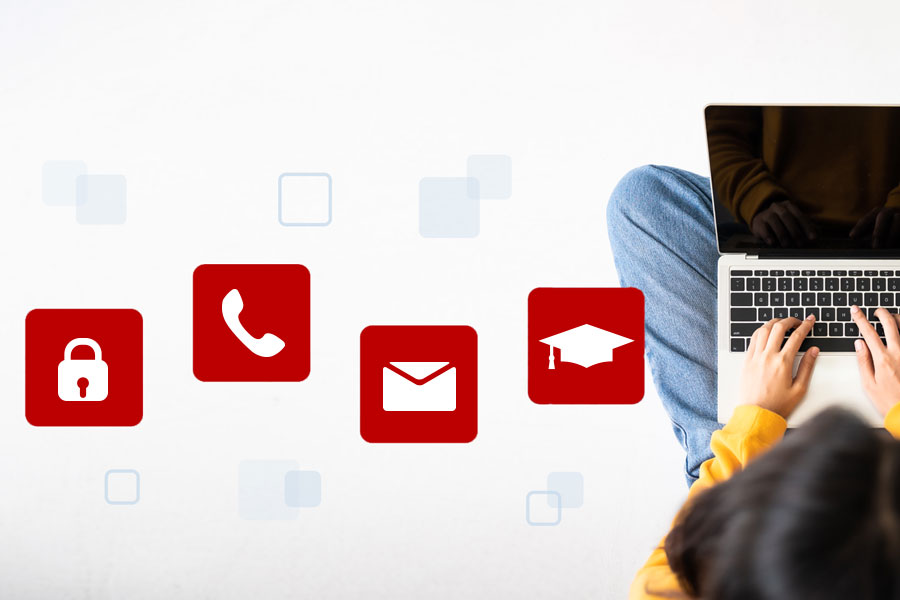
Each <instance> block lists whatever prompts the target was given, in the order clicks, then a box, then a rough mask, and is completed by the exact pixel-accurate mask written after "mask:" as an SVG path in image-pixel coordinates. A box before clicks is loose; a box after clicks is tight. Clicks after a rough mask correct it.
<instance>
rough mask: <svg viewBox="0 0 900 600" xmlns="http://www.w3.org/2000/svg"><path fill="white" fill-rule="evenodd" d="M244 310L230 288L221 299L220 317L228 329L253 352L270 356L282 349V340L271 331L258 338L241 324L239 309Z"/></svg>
mask: <svg viewBox="0 0 900 600" xmlns="http://www.w3.org/2000/svg"><path fill="white" fill-rule="evenodd" d="M242 310H244V300H243V298H241V293H240V292H239V291H237V290H236V289H234V290H231V291H230V292H228V293H227V294H225V297H224V298H223V299H222V317H224V318H225V324H226V325H228V329H230V330H231V332H232V333H233V334H234V335H235V337H237V339H239V340H240V341H241V343H242V344H244V345H245V346H247V349H248V350H250V352H252V353H253V354H255V355H257V356H262V357H263V358H270V357H272V356H275V355H276V354H278V353H279V352H281V351H282V350H283V349H284V340H282V339H281V338H280V337H278V336H277V335H275V334H272V333H266V334H265V335H263V336H262V337H260V338H257V337H254V336H253V335H251V334H250V332H249V331H247V330H246V329H245V328H244V326H243V325H242V324H241V316H240V315H241V311H242Z"/></svg>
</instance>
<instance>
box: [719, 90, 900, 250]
mask: <svg viewBox="0 0 900 600" xmlns="http://www.w3.org/2000/svg"><path fill="white" fill-rule="evenodd" d="M723 107H727V108H741V107H747V108H769V107H772V108H782V107H796V108H807V107H809V108H812V107H818V108H821V107H833V108H890V109H896V110H898V111H900V105H887V104H865V105H862V104H728V103H711V104H707V105H706V106H705V107H704V108H703V122H704V136H705V138H706V155H707V164H708V165H709V170H710V177H709V187H710V195H711V197H712V199H713V207H712V208H713V224H714V226H715V234H716V249H717V250H718V252H719V254H720V255H729V256H743V255H747V256H756V257H759V258H808V259H815V258H841V259H900V248H889V249H863V248H835V249H822V248H816V249H804V248H776V247H767V246H759V247H755V248H747V249H740V250H734V251H723V250H722V240H723V237H724V236H721V235H720V234H719V226H720V221H719V216H720V215H721V213H722V212H726V213H727V212H728V209H726V208H725V207H724V205H722V204H720V203H719V201H718V199H717V198H716V192H715V185H714V184H713V173H712V160H711V156H710V151H709V110H710V109H715V108H723ZM728 214H729V216H730V213H728Z"/></svg>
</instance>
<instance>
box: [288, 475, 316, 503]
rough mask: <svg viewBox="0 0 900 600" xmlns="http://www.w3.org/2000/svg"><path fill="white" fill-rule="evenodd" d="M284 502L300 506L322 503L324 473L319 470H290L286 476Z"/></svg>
mask: <svg viewBox="0 0 900 600" xmlns="http://www.w3.org/2000/svg"><path fill="white" fill-rule="evenodd" d="M284 502H285V504H287V505H288V506H295V507H298V508H315V507H317V506H319V505H320V504H321V503H322V475H321V474H320V473H319V472H318V471H288V472H287V474H285V476H284Z"/></svg>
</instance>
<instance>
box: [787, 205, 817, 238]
mask: <svg viewBox="0 0 900 600" xmlns="http://www.w3.org/2000/svg"><path fill="white" fill-rule="evenodd" d="M785 204H787V209H788V210H789V211H791V214H792V215H794V218H795V219H797V222H799V223H800V227H802V228H803V231H804V233H806V238H807V239H809V240H814V239H816V226H815V225H813V222H812V221H811V220H810V218H809V217H807V216H806V215H805V214H803V211H801V210H800V209H799V208H797V205H796V204H794V203H793V202H785Z"/></svg>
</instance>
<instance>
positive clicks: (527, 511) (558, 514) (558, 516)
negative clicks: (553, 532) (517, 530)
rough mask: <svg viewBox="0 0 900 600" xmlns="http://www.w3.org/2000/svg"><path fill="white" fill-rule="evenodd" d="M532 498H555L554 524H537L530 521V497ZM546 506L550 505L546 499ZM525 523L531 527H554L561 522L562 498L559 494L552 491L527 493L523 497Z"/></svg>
mask: <svg viewBox="0 0 900 600" xmlns="http://www.w3.org/2000/svg"><path fill="white" fill-rule="evenodd" d="M532 496H556V521H554V522H552V523H551V522H549V521H548V522H546V523H542V522H538V523H535V522H533V521H532V520H531V497H532ZM547 504H548V505H550V500H549V498H548V500H547ZM525 522H526V523H528V524H529V525H531V526H532V527H555V526H556V525H559V524H560V523H561V522H562V496H561V495H560V493H559V492H554V491H553V490H535V491H532V492H528V494H527V495H526V496H525Z"/></svg>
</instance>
